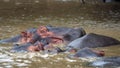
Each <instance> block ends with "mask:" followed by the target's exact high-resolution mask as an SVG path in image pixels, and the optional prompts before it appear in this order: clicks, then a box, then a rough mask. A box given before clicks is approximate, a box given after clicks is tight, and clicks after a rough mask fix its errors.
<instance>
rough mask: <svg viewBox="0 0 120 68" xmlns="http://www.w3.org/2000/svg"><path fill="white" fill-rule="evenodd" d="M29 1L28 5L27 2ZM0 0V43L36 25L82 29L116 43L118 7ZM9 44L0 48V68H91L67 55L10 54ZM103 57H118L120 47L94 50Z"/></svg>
mask: <svg viewBox="0 0 120 68" xmlns="http://www.w3.org/2000/svg"><path fill="white" fill-rule="evenodd" d="M28 1H29V2H28ZM28 1H21V0H0V39H4V38H9V37H12V36H15V35H17V34H19V33H20V32H21V31H24V30H26V29H29V28H32V27H35V28H37V27H38V26H39V25H53V26H59V27H82V28H84V29H85V31H86V32H87V33H97V34H101V35H106V36H110V37H113V38H116V39H118V40H120V20H119V19H120V10H119V8H120V5H119V4H116V3H115V4H114V3H107V4H103V3H101V4H81V3H79V1H78V0H76V1H72V0H71V1H57V0H56V1H54V0H52V1H49V0H28ZM11 48H12V44H0V68H95V67H91V66H88V64H87V63H86V61H84V60H81V59H69V58H67V55H68V54H65V53H60V54H57V55H56V54H54V55H50V54H43V53H42V52H35V53H11V52H10V49H11ZM95 49H98V50H103V51H105V54H106V55H105V56H120V46H110V47H101V48H95Z"/></svg>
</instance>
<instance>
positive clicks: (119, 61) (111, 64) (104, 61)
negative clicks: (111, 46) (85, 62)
mask: <svg viewBox="0 0 120 68" xmlns="http://www.w3.org/2000/svg"><path fill="white" fill-rule="evenodd" d="M89 66H94V67H102V68H117V67H120V56H114V57H103V58H99V59H97V60H95V61H93V62H90V64H89Z"/></svg>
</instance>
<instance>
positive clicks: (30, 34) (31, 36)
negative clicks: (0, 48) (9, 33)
mask: <svg viewBox="0 0 120 68" xmlns="http://www.w3.org/2000/svg"><path fill="white" fill-rule="evenodd" d="M35 33H36V29H35V28H31V29H28V30H26V31H23V32H21V34H19V35H17V36H14V37H11V38H8V39H3V40H0V43H24V42H25V43H26V42H30V41H32V40H36V39H38V35H36V34H35Z"/></svg>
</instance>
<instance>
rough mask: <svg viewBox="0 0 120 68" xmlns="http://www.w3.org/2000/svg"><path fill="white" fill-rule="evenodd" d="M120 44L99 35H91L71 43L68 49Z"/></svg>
mask: <svg viewBox="0 0 120 68" xmlns="http://www.w3.org/2000/svg"><path fill="white" fill-rule="evenodd" d="M117 44H120V41H118V40H116V39H114V38H111V37H108V36H103V35H99V34H94V33H90V34H87V35H84V36H83V37H81V38H78V39H76V40H74V41H72V42H71V43H69V44H68V45H67V47H66V49H68V50H70V49H78V50H79V49H81V48H85V47H89V48H96V47H105V46H111V45H117Z"/></svg>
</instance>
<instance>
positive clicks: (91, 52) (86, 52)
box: [68, 47, 104, 58]
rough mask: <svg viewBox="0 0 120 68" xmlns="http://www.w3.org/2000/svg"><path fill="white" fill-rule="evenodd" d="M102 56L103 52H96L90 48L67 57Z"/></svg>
mask: <svg viewBox="0 0 120 68" xmlns="http://www.w3.org/2000/svg"><path fill="white" fill-rule="evenodd" d="M102 56H104V51H97V50H93V49H90V48H87V47H86V48H83V49H80V50H78V51H77V52H76V53H75V54H74V55H69V56H68V57H69V58H94V57H102Z"/></svg>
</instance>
